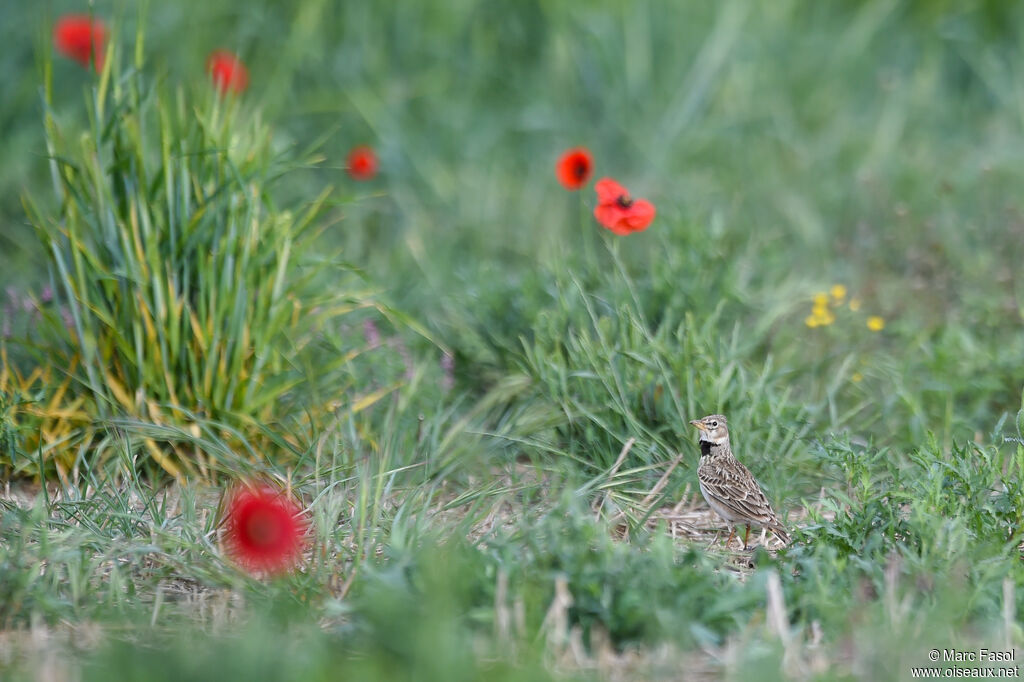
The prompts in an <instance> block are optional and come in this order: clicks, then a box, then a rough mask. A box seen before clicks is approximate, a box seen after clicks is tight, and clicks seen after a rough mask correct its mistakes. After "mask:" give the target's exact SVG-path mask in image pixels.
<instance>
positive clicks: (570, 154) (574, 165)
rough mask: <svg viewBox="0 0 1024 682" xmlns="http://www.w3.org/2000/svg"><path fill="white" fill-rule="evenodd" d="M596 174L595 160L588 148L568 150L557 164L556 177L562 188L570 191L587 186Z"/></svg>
mask: <svg viewBox="0 0 1024 682" xmlns="http://www.w3.org/2000/svg"><path fill="white" fill-rule="evenodd" d="M593 173H594V158H593V157H592V156H591V155H590V150H588V149H587V148H586V147H573V148H572V149H568V150H566V151H565V153H564V154H562V156H561V157H559V159H558V163H556V164H555V175H556V176H557V177H558V181H559V182H560V183H562V186H563V187H565V188H566V189H567V190H569V191H574V190H577V189H580V188H581V187H583V186H584V185H586V184H587V181H588V180H590V176H591V175H592V174H593Z"/></svg>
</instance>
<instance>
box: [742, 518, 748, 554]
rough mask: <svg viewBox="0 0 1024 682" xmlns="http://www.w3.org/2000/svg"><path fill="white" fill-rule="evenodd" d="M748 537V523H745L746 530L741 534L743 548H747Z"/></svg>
mask: <svg viewBox="0 0 1024 682" xmlns="http://www.w3.org/2000/svg"><path fill="white" fill-rule="evenodd" d="M748 539H750V524H749V523H748V524H747V531H746V532H745V533H744V534H743V549H744V551H745V550H746V549H747V540H748Z"/></svg>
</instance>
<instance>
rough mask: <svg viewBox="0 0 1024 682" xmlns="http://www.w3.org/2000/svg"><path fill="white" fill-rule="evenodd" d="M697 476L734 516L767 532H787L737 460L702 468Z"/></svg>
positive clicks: (748, 471)
mask: <svg viewBox="0 0 1024 682" xmlns="http://www.w3.org/2000/svg"><path fill="white" fill-rule="evenodd" d="M697 476H698V477H699V478H700V482H701V485H702V486H703V487H704V489H705V490H707V492H708V493H709V494H711V495H714V497H715V499H716V501H717V502H718V503H719V504H721V505H722V506H724V507H727V508H729V509H730V510H731V511H733V512H734V514H735V515H736V516H737V517H740V518H746V519H751V520H752V521H756V522H757V523H758V524H760V525H763V526H765V527H767V528H769V529H770V530H774V531H781V532H782V533H786V529H785V527H784V526H783V525H782V524H781V523H779V519H778V517H776V516H775V511H774V510H773V509H772V505H771V503H770V502H768V498H767V497H765V494H764V491H762V490H761V486H759V485H758V484H757V481H755V480H754V476H753V475H752V474H751V473H750V470H749V469H747V468H746V467H745V466H743V464H742V463H741V462H739V461H738V460H736V459H733V460H731V461H727V462H723V463H722V465H721V466H718V467H714V468H712V467H701V468H699V469H698V471H697Z"/></svg>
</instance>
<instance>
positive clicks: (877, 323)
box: [868, 315, 885, 332]
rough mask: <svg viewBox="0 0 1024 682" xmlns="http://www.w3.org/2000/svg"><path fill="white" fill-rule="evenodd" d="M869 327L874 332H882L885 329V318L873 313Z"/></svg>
mask: <svg viewBox="0 0 1024 682" xmlns="http://www.w3.org/2000/svg"><path fill="white" fill-rule="evenodd" d="M868 329H870V330H871V331H873V332H880V331H882V330H883V329H885V320H883V319H882V318H881V317H879V316H878V315H872V316H871V317H869V318H868Z"/></svg>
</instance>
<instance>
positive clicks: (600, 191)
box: [594, 178, 655, 235]
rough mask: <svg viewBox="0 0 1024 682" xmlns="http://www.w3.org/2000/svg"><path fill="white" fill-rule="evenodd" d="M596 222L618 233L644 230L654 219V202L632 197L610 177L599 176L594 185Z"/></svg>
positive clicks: (624, 233)
mask: <svg viewBox="0 0 1024 682" xmlns="http://www.w3.org/2000/svg"><path fill="white" fill-rule="evenodd" d="M594 189H595V190H596V191H597V206H595V207H594V217H595V218H597V222H599V223H601V224H602V225H603V226H604V227H606V228H608V229H609V230H611V231H612V232H614V233H615V234H618V235H626V234H629V233H630V232H639V231H640V230H646V229H647V226H648V225H650V224H651V221H652V220H654V214H655V210H654V204H652V203H651V202H649V201H647V200H646V199H632V198H630V196H629V191H628V190H627V189H626V188H625V187H623V186H622V185H620V184H619V183H617V182H615V181H614V180H612V179H611V178H601V179H600V180H598V181H597V184H596V185H594Z"/></svg>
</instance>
